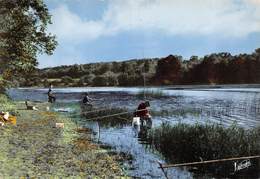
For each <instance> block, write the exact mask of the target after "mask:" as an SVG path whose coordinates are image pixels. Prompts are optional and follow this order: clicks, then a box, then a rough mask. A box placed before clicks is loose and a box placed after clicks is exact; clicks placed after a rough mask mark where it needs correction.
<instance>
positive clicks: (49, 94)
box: [48, 84, 56, 103]
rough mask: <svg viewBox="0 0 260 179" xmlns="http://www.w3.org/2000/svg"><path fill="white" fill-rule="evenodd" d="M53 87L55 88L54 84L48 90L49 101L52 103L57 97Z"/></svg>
mask: <svg viewBox="0 0 260 179" xmlns="http://www.w3.org/2000/svg"><path fill="white" fill-rule="evenodd" d="M52 88H53V86H52V84H51V85H50V87H49V91H48V102H50V103H53V102H55V101H56V97H55V96H54V94H53V92H52Z"/></svg>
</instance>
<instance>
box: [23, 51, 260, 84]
mask: <svg viewBox="0 0 260 179" xmlns="http://www.w3.org/2000/svg"><path fill="white" fill-rule="evenodd" d="M259 51H260V50H259V49H256V50H255V52H254V53H252V54H240V55H236V56H232V55H231V54H230V53H216V54H215V53H214V54H210V55H206V56H204V57H202V58H198V57H197V56H192V57H191V58H190V60H182V57H181V56H173V55H169V56H168V57H165V58H160V59H158V58H156V59H155V58H154V59H139V60H129V61H123V62H107V63H92V64H85V65H71V66H60V67H54V68H46V69H42V70H39V72H38V76H40V78H41V79H43V78H48V79H52V78H55V79H60V78H61V77H63V76H70V77H72V78H73V79H74V82H73V86H77V85H79V86H86V85H87V86H95V85H98V86H143V85H144V79H143V74H145V85H146V86H149V85H150V86H151V85H177V84H239V83H248V84H249V83H260V53H259ZM144 72H145V73H144ZM28 78H29V77H27V76H26V79H28ZM79 78H80V80H79ZM94 78H95V80H94V81H93V79H94ZM99 79H100V80H101V81H99ZM105 80H106V81H105ZM21 81H23V80H22V79H21ZM36 83H39V81H38V82H36ZM39 85H40V83H39ZM56 85H58V86H62V85H64V84H63V83H62V82H59V81H57V84H56Z"/></svg>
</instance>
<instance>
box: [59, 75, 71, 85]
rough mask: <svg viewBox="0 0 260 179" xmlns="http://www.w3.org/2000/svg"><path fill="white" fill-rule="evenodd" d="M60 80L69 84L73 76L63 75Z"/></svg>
mask: <svg viewBox="0 0 260 179" xmlns="http://www.w3.org/2000/svg"><path fill="white" fill-rule="evenodd" d="M61 81H62V82H63V83H65V84H69V83H72V82H73V78H71V77H70V76H63V77H62V78H61Z"/></svg>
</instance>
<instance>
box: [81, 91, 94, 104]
mask: <svg viewBox="0 0 260 179" xmlns="http://www.w3.org/2000/svg"><path fill="white" fill-rule="evenodd" d="M92 101H93V99H92V98H90V97H89V96H88V93H85V95H84V97H83V100H82V103H83V104H84V105H89V106H92Z"/></svg>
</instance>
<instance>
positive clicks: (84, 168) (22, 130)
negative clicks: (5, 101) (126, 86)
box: [0, 101, 126, 178]
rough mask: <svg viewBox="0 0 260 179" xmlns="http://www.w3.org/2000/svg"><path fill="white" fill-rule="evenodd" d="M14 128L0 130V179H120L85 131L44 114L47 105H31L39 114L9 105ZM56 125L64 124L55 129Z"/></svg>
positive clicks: (54, 114)
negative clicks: (13, 111)
mask: <svg viewBox="0 0 260 179" xmlns="http://www.w3.org/2000/svg"><path fill="white" fill-rule="evenodd" d="M12 102H13V103H14V104H15V107H16V109H17V112H18V115H17V124H16V125H15V126H12V125H8V124H6V125H5V126H3V127H1V129H0V135H1V138H0V142H1V147H0V148H1V152H0V161H1V164H0V177H30V178H31V177H47V178H48V177H90V176H91V177H101V178H102V177H105V176H110V177H123V176H125V175H126V174H125V173H124V172H123V170H122V168H121V166H120V165H119V163H118V162H117V161H116V158H118V156H112V155H109V151H108V150H105V149H102V148H101V147H100V146H99V145H97V144H94V143H93V142H92V141H91V137H90V133H89V130H88V129H87V128H84V129H81V128H78V127H77V125H76V123H75V122H73V121H72V120H71V119H70V118H68V117H66V116H64V115H61V114H58V113H57V112H50V111H46V107H47V106H49V104H48V103H35V102H34V103H33V105H36V106H37V107H38V108H39V111H33V110H26V108H25V105H24V103H23V102H19V101H12ZM55 123H64V128H56V127H55Z"/></svg>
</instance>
